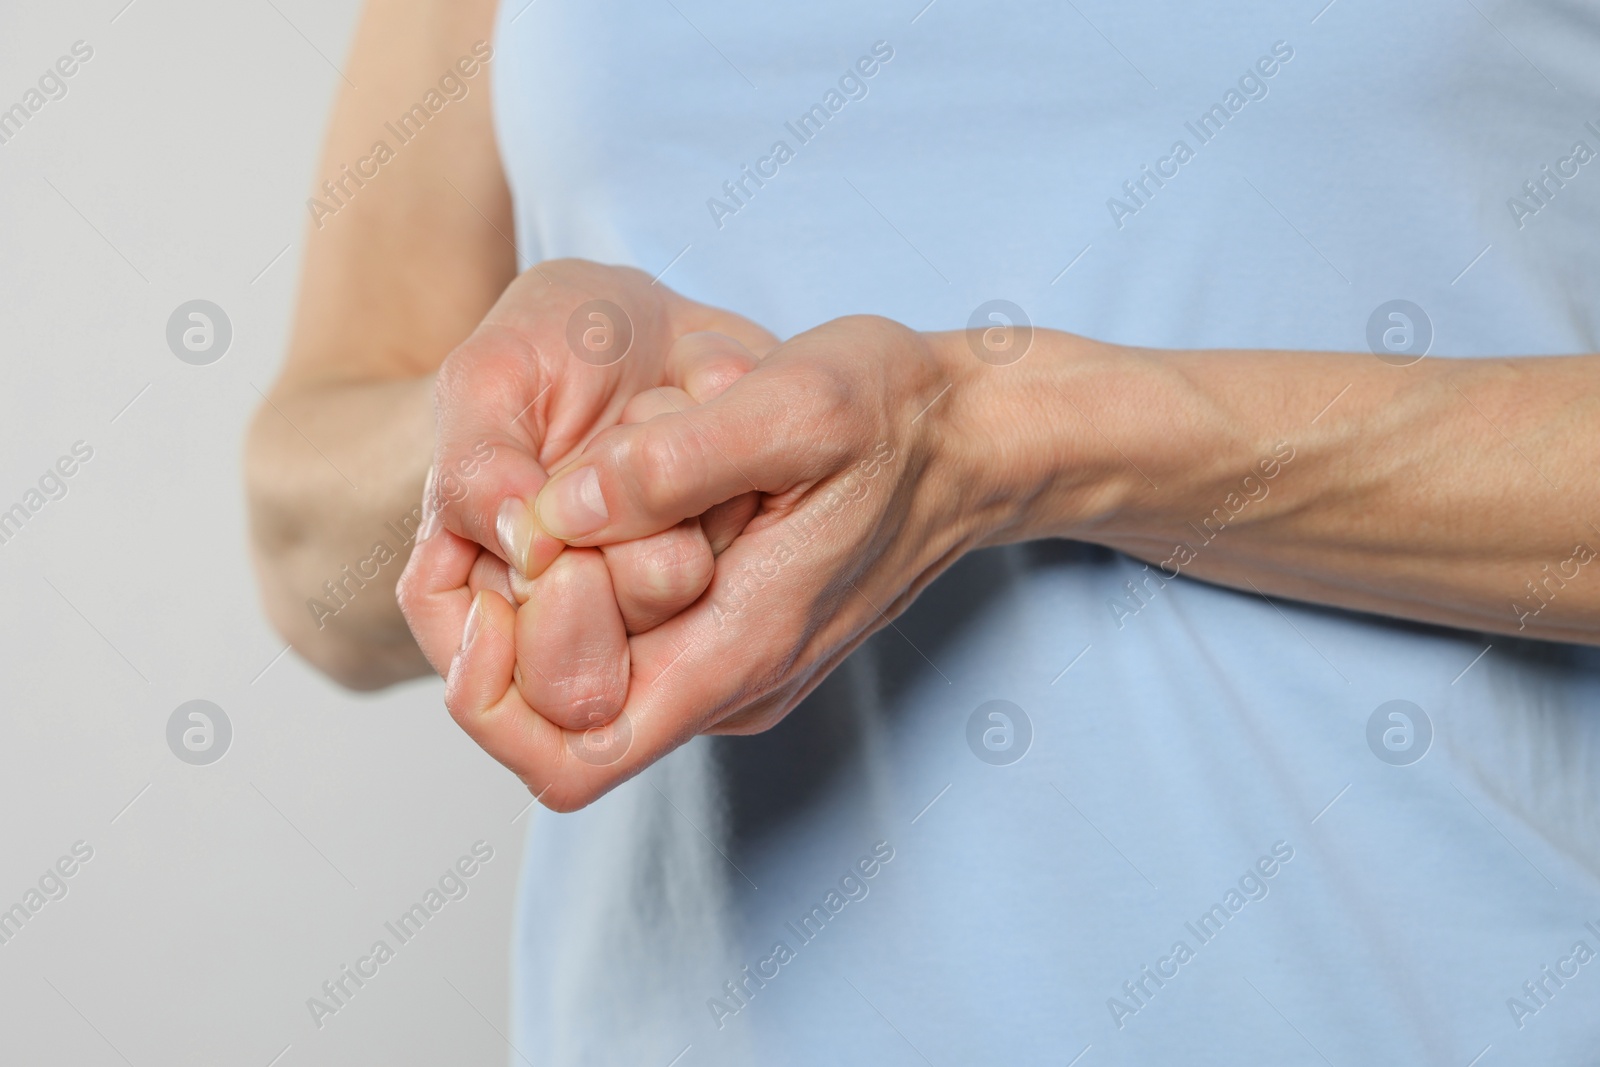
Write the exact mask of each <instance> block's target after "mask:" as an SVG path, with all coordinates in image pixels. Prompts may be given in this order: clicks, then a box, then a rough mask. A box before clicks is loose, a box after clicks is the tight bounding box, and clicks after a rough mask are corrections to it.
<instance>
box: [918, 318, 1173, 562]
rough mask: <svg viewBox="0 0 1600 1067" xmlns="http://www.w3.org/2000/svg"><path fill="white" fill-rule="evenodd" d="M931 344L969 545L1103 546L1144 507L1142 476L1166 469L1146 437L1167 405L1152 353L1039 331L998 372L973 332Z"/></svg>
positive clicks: (1166, 389)
mask: <svg viewBox="0 0 1600 1067" xmlns="http://www.w3.org/2000/svg"><path fill="white" fill-rule="evenodd" d="M927 336H928V337H929V342H930V344H931V345H933V347H934V348H935V350H936V351H937V352H939V353H940V355H941V358H942V359H943V360H944V361H945V363H946V365H947V366H948V367H949V368H950V371H949V373H950V380H951V382H952V388H951V390H950V394H949V396H948V397H947V398H946V399H947V400H948V401H949V402H950V406H949V409H948V411H947V413H946V417H945V418H944V420H942V421H943V426H942V427H941V431H942V434H943V436H944V438H945V439H946V441H947V442H948V445H947V447H946V449H945V451H946V452H947V453H948V454H949V456H950V458H951V466H952V468H953V471H954V473H953V475H952V481H953V482H954V483H955V484H956V485H958V486H959V487H960V489H959V491H960V492H961V493H962V494H963V496H964V504H965V510H967V511H968V512H969V513H971V514H972V515H973V516H974V518H975V520H976V525H977V529H976V535H977V536H976V544H978V545H987V544H1006V543H1011V542H1016V541H1025V540H1031V539H1035V538H1042V537H1069V538H1073V539H1077V540H1102V538H1101V537H1098V536H1095V531H1096V530H1098V529H1099V528H1101V527H1103V526H1106V525H1108V524H1112V523H1116V522H1120V521H1122V520H1124V519H1125V518H1126V517H1128V516H1130V515H1131V514H1134V513H1136V512H1139V511H1142V510H1144V509H1146V508H1147V507H1148V506H1149V505H1150V503H1151V501H1150V498H1151V497H1153V496H1154V495H1155V493H1154V492H1153V484H1152V483H1151V481H1150V480H1149V477H1147V474H1146V473H1145V472H1153V471H1154V470H1158V469H1159V470H1164V471H1169V470H1171V463H1170V461H1169V459H1168V456H1169V454H1170V448H1169V445H1168V442H1167V439H1166V438H1167V435H1166V434H1164V433H1162V432H1159V431H1155V430H1153V428H1156V427H1160V426H1162V425H1163V419H1162V417H1161V415H1160V414H1158V413H1159V412H1161V411H1162V410H1163V409H1170V408H1171V407H1172V406H1173V401H1172V399H1171V397H1170V393H1171V391H1172V382H1171V381H1170V380H1169V379H1170V377H1171V376H1170V375H1169V374H1167V373H1165V372H1164V371H1163V369H1162V368H1161V366H1160V365H1159V358H1158V356H1159V353H1154V352H1150V351H1146V350H1142V349H1132V348H1124V347H1121V346H1117V345H1110V344H1106V343H1104V342H1099V341H1094V340H1090V339H1088V338H1084V337H1079V336H1076V335H1073V334H1067V333H1062V332H1059V331H1054V330H1039V329H1035V330H1034V331H1033V335H1032V339H1031V343H1030V344H1029V345H1028V348H1027V350H1026V352H1025V353H1024V355H1023V356H1022V357H1021V358H1019V359H1017V360H1016V361H1015V362H1012V363H1007V364H995V363H991V362H988V361H987V360H985V359H982V358H979V354H978V353H979V352H980V351H981V347H977V348H975V346H974V344H975V342H974V339H973V338H970V337H969V332H968V331H949V332H945V333H939V334H930V335H927Z"/></svg>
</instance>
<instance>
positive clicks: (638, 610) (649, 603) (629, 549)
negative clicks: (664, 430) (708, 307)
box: [601, 334, 721, 634]
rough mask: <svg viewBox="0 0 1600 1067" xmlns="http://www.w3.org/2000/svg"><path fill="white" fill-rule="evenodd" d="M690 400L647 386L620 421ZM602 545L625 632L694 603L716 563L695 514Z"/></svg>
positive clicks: (652, 414)
mask: <svg viewBox="0 0 1600 1067" xmlns="http://www.w3.org/2000/svg"><path fill="white" fill-rule="evenodd" d="M700 336H721V335H720V334H705V335H700ZM694 405H695V402H694V399H693V398H692V397H690V395H689V394H688V393H686V392H684V391H683V390H682V389H679V388H677V387H676V386H662V387H660V388H658V389H647V390H645V391H644V392H642V393H639V394H638V395H637V396H635V397H634V398H633V399H632V400H630V401H628V404H627V406H626V407H625V408H623V411H622V421H623V422H624V423H634V422H644V421H645V420H647V419H651V418H654V417H655V416H657V415H662V414H666V413H668V412H675V411H683V410H685V409H687V408H691V407H693V406H694ZM601 551H602V552H603V553H604V555H605V559H606V567H607V569H609V570H610V571H611V584H612V586H613V587H614V588H615V590H616V594H617V606H618V607H619V608H621V609H622V619H623V622H624V623H625V624H626V626H627V630H628V632H629V633H630V634H636V633H643V632H644V631H645V630H648V629H650V628H652V627H654V626H656V625H658V624H659V623H661V622H664V621H665V620H667V619H670V618H671V617H672V616H674V615H676V614H677V613H678V612H680V611H682V610H683V609H684V608H686V607H688V606H689V605H690V604H693V603H694V601H695V598H696V597H698V596H699V595H700V594H701V593H702V592H703V591H704V590H705V587H706V585H707V584H708V583H709V582H710V581H711V572H712V569H713V568H714V567H715V565H716V561H715V558H714V557H713V555H712V552H711V546H710V544H709V543H708V542H707V541H706V535H705V534H704V533H703V532H702V531H701V529H700V523H699V521H698V520H696V519H685V520H684V521H683V522H680V523H679V524H678V525H676V526H673V527H671V528H669V529H666V530H663V531H661V532H660V533H658V534H651V535H650V536H649V537H641V538H639V539H638V540H636V541H623V542H621V543H620V544H615V545H606V546H603V547H602V549H601Z"/></svg>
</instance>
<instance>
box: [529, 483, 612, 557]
mask: <svg viewBox="0 0 1600 1067" xmlns="http://www.w3.org/2000/svg"><path fill="white" fill-rule="evenodd" d="M534 508H535V509H536V510H537V511H538V513H539V524H540V525H541V526H543V527H544V528H545V529H546V530H547V531H549V532H550V534H551V535H552V536H554V537H559V538H561V540H563V541H570V540H572V539H574V538H578V537H586V536H588V535H589V534H592V533H594V532H595V531H596V530H598V529H600V527H602V526H604V525H605V524H606V521H607V520H608V519H609V518H610V517H611V516H610V513H609V512H607V511H606V498H605V497H604V496H603V495H602V494H601V492H600V476H599V475H598V474H596V473H595V469H594V468H593V467H583V468H580V469H578V470H575V471H571V472H570V473H567V474H563V475H561V477H559V478H556V479H555V480H553V481H551V482H547V483H546V484H545V487H544V490H543V491H542V492H540V494H539V499H538V500H536V501H534Z"/></svg>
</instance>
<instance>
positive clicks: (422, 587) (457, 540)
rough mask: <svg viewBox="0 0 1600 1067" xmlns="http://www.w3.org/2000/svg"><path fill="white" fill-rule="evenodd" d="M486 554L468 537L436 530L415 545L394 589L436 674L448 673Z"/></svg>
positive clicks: (402, 611)
mask: <svg viewBox="0 0 1600 1067" xmlns="http://www.w3.org/2000/svg"><path fill="white" fill-rule="evenodd" d="M481 555H482V550H481V549H480V548H479V546H478V545H477V544H476V543H474V542H472V541H469V540H467V539H466V538H464V537H457V536H456V535H455V534H453V533H451V532H450V531H448V530H437V531H436V532H434V533H433V535H432V536H429V537H424V538H422V539H420V540H418V541H417V543H416V545H415V546H414V547H413V548H412V550H411V558H410V560H408V561H407V562H406V569H405V570H404V571H403V572H401V575H400V581H399V583H398V585H397V586H396V588H395V599H396V600H397V601H398V602H399V604H400V612H401V614H403V615H404V616H405V619H406V623H407V625H409V626H410V627H411V633H412V635H413V636H414V637H415V638H416V639H417V646H418V647H419V648H421V649H422V654H423V655H424V656H426V657H427V659H428V662H429V663H430V664H432V665H433V669H434V670H436V671H438V672H439V673H440V674H446V673H448V672H449V670H450V660H451V658H452V657H453V656H455V654H456V652H457V650H459V649H460V647H461V631H462V627H463V626H464V625H465V623H466V619H467V608H468V606H469V605H470V604H471V602H472V597H471V594H470V593H468V591H467V583H468V580H469V578H470V576H471V575H472V573H473V569H474V568H475V567H476V565H477V561H478V558H479V556H481Z"/></svg>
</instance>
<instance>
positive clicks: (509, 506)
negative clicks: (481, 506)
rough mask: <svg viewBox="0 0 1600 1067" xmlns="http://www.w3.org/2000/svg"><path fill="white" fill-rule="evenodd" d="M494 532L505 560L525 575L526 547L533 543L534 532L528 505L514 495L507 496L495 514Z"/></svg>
mask: <svg viewBox="0 0 1600 1067" xmlns="http://www.w3.org/2000/svg"><path fill="white" fill-rule="evenodd" d="M494 532H495V536H496V537H498V538H499V539H500V551H502V552H504V553H505V556H506V562H507V563H509V564H511V566H513V567H515V568H516V570H517V572H518V573H520V574H524V575H526V574H527V573H528V548H529V546H530V545H532V544H533V534H534V521H533V513H532V512H530V511H529V510H528V505H526V504H524V503H523V502H522V501H521V500H518V499H517V498H516V497H508V498H507V499H506V501H505V503H503V504H501V505H500V511H499V512H498V513H497V514H496V515H495V519H494Z"/></svg>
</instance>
